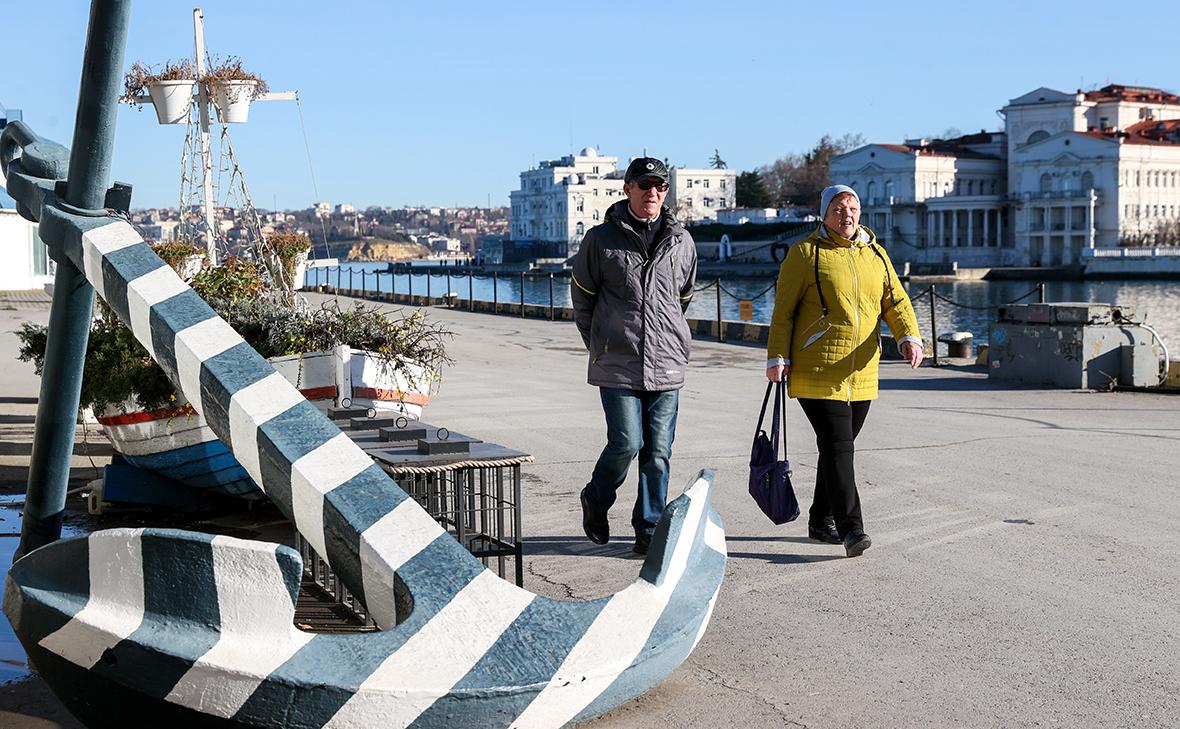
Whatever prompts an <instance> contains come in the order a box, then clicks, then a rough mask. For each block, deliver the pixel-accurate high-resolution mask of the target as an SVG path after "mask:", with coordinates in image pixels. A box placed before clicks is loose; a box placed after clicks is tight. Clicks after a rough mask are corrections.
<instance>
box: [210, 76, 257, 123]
mask: <svg viewBox="0 0 1180 729" xmlns="http://www.w3.org/2000/svg"><path fill="white" fill-rule="evenodd" d="M255 83H256V82H255V81H214V82H212V83H211V84H209V86H210V88H211V90H212V92H213V105H214V106H215V107H217V118H218V119H219V120H220V121H221V123H222V124H245V123H246V120H247V119H248V118H249V116H250V102H251V101H253V100H254V85H255Z"/></svg>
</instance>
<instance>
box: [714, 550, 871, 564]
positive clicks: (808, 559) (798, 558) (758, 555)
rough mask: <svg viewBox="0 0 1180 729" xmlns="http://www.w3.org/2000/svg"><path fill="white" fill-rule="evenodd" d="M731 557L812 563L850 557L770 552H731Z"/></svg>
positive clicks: (774, 561)
mask: <svg viewBox="0 0 1180 729" xmlns="http://www.w3.org/2000/svg"><path fill="white" fill-rule="evenodd" d="M729 558H730V559H760V560H763V561H765V562H766V563H767V564H810V563H812V562H829V561H831V560H833V559H848V558H847V557H845V556H844V555H843V554H771V553H768V552H730V553H729Z"/></svg>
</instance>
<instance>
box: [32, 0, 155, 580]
mask: <svg viewBox="0 0 1180 729" xmlns="http://www.w3.org/2000/svg"><path fill="white" fill-rule="evenodd" d="M130 16H131V0H94V2H93V3H92V4H91V7H90V27H89V30H88V31H87V37H86V52H85V55H84V57H83V61H82V83H81V87H80V89H79V95H78V113H77V116H76V118H75V122H74V143H73V146H72V147H71V150H72V151H71V155H70V166H69V181H68V182H67V183H66V195H65V200H66V202H67V203H68V204H70V205H72V206H74V207H75V208H80V209H83V210H93V209H101V208H102V207H103V201H104V198H105V196H106V189H107V184H108V182H109V179H110V172H111V158H112V153H113V151H114V144H115V113H116V110H117V100H118V98H119V83H120V69H121V68H122V66H123V49H124V46H125V45H126V37H127V26H128V22H129V20H130ZM48 242H50V244H51V245H52V244H53V243H54V241H48ZM58 244H59V246H60V242H58ZM55 260H56V261H57V273H56V274H55V276H54V289H53V308H52V310H51V312H50V316H49V338H48V341H47V342H46V350H45V367H44V370H43V371H42V376H41V395H40V399H39V401H38V406H37V429H36V433H35V435H34V438H33V454H32V459H31V462H30V466H29V483H28V490H27V494H26V500H25V515H24V521H23V523H22V525H21V542H20V547H19V548H18V550H17V552H16V555H15V557H16V558H17V559H19V558H20V557H21V556H23V555H24V554H26V553H28V552H30V551H32V550H33V549H36V548H37V547H40V546H42V545H44V544H48V543H49V542H52V541H55V540H56V539H58V538H59V537H60V536H61V521H62V514H63V513H64V511H65V502H66V490H67V489H68V485H69V479H70V462H71V460H72V458H73V448H74V433H75V430H76V428H77V414H78V400H79V398H80V396H81V387H82V369H83V366H84V364H85V361H86V344H87V341H88V339H89V337H90V317H91V310H92V307H93V304H94V288H93V287H92V286H91V285H90V284H89V283H88V282H87V281H86V277H85V276H84V275H83V274H82V272H81V271H79V270H78V267H77V266H75V265H74V263H72V262H71V261H70V260H69V259H68V258H67V257H66V256H64V255H60V254H59V255H57V256H55Z"/></svg>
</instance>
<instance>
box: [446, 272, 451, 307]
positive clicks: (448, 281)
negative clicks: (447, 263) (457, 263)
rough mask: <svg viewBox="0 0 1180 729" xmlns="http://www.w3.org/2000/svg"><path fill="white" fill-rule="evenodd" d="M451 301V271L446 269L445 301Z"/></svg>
mask: <svg viewBox="0 0 1180 729" xmlns="http://www.w3.org/2000/svg"><path fill="white" fill-rule="evenodd" d="M450 300H451V269H449V268H448V269H447V301H450Z"/></svg>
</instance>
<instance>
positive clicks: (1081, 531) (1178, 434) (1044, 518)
mask: <svg viewBox="0 0 1180 729" xmlns="http://www.w3.org/2000/svg"><path fill="white" fill-rule="evenodd" d="M431 314H432V316H434V317H435V318H437V319H439V320H442V321H445V322H447V323H448V325H449V326H451V327H452V328H453V329H454V330H455V331H456V332H458V333H459V334H460V335H459V336H458V337H457V338H456V339H455V341H454V343H453V344H452V345H451V352H452V354H453V355H454V357H455V359H456V360H457V363H456V365H455V366H454V367H452V368H450V369H449V370H448V372H447V373H446V376H445V378H444V381H443V384H442V389H441V392H440V394H439V396H438V398H437V399H436V400H435V401H434V402H432V403H431V405H430V406H429V408H428V419H429V420H430V421H431V422H437V423H444V424H447V425H452V424H453V425H454V427H455V428H457V429H458V430H460V431H462V432H466V433H474V434H478V435H479V436H481V437H483V438H485V439H488V440H492V441H496V442H499V443H503V444H505V445H509V446H511V447H513V448H519V449H521V450H525V451H528V452H530V453H533V454H535V455H536V457H537V462H536V463H534V464H531V465H529V466H527V467H526V468H525V473H526V481H525V485H526V493H525V512H524V529H525V532H524V533H525V535H526V537H527V543H526V554H527V570H526V573H527V575H528V581H527V583H526V584H527V586H528V587H529V588H530V589H532V590H534V591H536V592H538V593H542V594H546V595H550V596H555V597H576V598H589V597H596V596H600V595H604V594H608V593H611V592H614V591H615V590H618V589H621V588H622V587H624V586H625V585H627V584H628V583H630V581H631V580H633V579H634V577H635V575H636V573H637V571H638V568H639V562H638V559H637V558H634V557H632V556H631V555H630V552H629V549H630V539H629V534H628V532H629V531H630V530H629V516H630V504H631V498H632V496H631V494H633V491H632V490H631V489H632V488H633V487H631V486H630V485H628V487H625V488H626V489H627V492H626V494H625V495H621V497H620V501H619V503H618V504H617V505H616V507H615V509H614V511H613V512H612V526H613V527H614V531H615V533H617V534H621V536H622V539H621V540H620V541H619V542H618V543H611V544H608V545H606V546H603V547H599V546H595V545H593V544H591V543H589V542H588V541H587V540H586V539H585V538H584V536H583V535H582V533H581V525H580V511H579V508H578V503H577V498H576V495H577V491H578V489H579V488H580V487H581V486H582V484H583V483H585V481H586V480H587V479H588V477H589V473H590V470H591V468H592V467H593V463H594V460H595V459H596V457H597V455H598V451H599V449H600V448H601V445H602V443H603V442H604V441H605V426H604V424H603V421H602V415H601V410H600V406H599V403H598V397H597V391H596V390H595V389H594V388H592V387H590V386H588V385H586V384H585V370H586V355H585V352H584V351H583V349H582V347H581V341H580V339H579V338H578V336H577V333H576V331H575V330H574V327H573V325H572V324H569V323H549V322H540V321H532V320H522V319H513V318H509V317H495V316H489V315H482V314H468V313H465V312H462V311H447V310H441V309H436V310H432V312H431ZM764 362H765V354H764V351H763V350H761V349H759V348H754V347H744V346H739V345H731V344H717V343H715V342H705V341H698V342H696V343H695V345H694V352H693V358H692V363H691V366H690V371H689V373H688V385H687V386H686V387H685V389H684V391H683V395H682V401H681V410H680V418H679V423H678V431H677V439H676V447H675V449H674V455H673V477H672V483H673V488H672V490H673V492H674V493H679V491H680V490H682V489H683V487H684V485H685V484H686V483H687V482H688V481H689V479H690V478H691V477H692V475H693V474H694V473H695V472H696V471H697V469H700V468H712V469H714V470H715V471H716V473H717V478H716V484H717V489H716V491H715V495H716V496H715V498H716V500H717V504H718V509H719V511H720V513H721V515H722V516H723V518H724V519H725V524H726V532H727V537H728V546H729V550H730V561H729V567H728V571H727V576H726V582H725V583H724V585H723V587H722V593H721V596H720V598H719V600H718V603H717V607H716V611H715V612H714V616H713V620H712V624H711V625H710V628H709V630H708V632H707V633H706V634H705V636H704V638H703V640H702V641H701V643H700V645H699V646H698V647H697V649H696V651H695V652H694V653H693V655H692V656H691V657H690V659H689V660H688V661H687V662H686V663H685V664H684V666H683V667H682V668H681V669H680V670H679V671H678V672H677V673H676V674H674V675H673V677H672V678H671V679H669V680H668V681H666V682H665V683H664V684H663V685H662V686H660V687H659V688H657V689H656V690H654V691H652V692H649V693H648V694H647V695H646V696H644V697H642V698H640V699H638V700H636V701H634V702H632V703H631V704H629V705H627V706H625V707H623V708H621V709H619V710H616V711H615V712H613V713H611V714H610V715H607V716H605V717H602V718H601V719H599V720H597V721H595V722H593V723H591V724H590V725H588V726H593V727H604V728H605V727H612V728H615V727H618V728H630V727H635V728H636V729H640V728H642V729H650V727H653V726H655V727H659V726H664V727H728V726H808V727H1022V726H1030V727H1031V726H1057V725H1060V726H1071V727H1112V726H1138V727H1175V726H1180V671H1178V670H1177V668H1176V664H1175V655H1176V651H1177V649H1180V641H1178V640H1177V638H1178V633H1180V629H1178V628H1177V626H1180V603H1178V601H1177V598H1178V597H1180V570H1177V569H1176V566H1175V564H1174V558H1173V556H1172V555H1173V552H1172V549H1171V547H1172V546H1173V543H1174V539H1175V532H1176V522H1177V517H1180V505H1178V504H1180V501H1178V500H1177V498H1176V497H1177V495H1180V487H1178V485H1177V484H1178V481H1180V448H1177V445H1178V441H1180V411H1178V406H1180V399H1178V398H1177V397H1175V396H1170V395H1152V394H1140V393H1095V392H1071V391H1046V390H1034V389H1012V388H1007V387H997V386H996V384H995V383H992V382H989V381H988V380H987V377H986V374H984V373H983V372H982V370H976V369H975V368H958V369H934V368H927V367H924V368H921V369H919V370H917V371H913V370H910V369H909V368H908V367H907V366H905V365H903V364H900V363H895V364H894V363H891V364H885V365H883V366H882V393H881V394H882V397H881V399H880V400H878V401H877V402H876V403H874V405H873V409H872V410H871V411H870V414H869V418H868V421H867V424H866V426H865V429H864V431H863V432H862V434H861V436H860V438H859V439H858V451H859V453H858V455H857V472H858V481H859V484H860V489H861V498H862V501H863V504H864V513H865V522H866V528H867V530H868V532H869V533H870V534H871V535H872V536H873V540H874V546H873V547H872V548H871V549H870V550H869V551H868V552H867V553H866V554H865V556H863V557H861V558H858V559H847V558H845V557H844V556H843V548H842V547H834V546H829V545H824V544H819V543H815V542H811V541H810V540H808V539H807V538H806V525H805V523H804V521H803V520H800V521H798V522H795V523H792V524H788V525H786V526H783V527H775V526H773V525H772V524H771V523H770V522H769V521H768V520H766V519H765V517H763V516H762V514H761V513H760V512H759V511H758V510H757V507H756V506H755V505H754V503H753V500H752V499H751V498H750V497H749V495H748V494H747V493H746V490H745V486H746V474H747V470H748V461H749V447H750V440H751V438H752V436H753V428H754V419H755V418H756V417H757V411H758V406H759V405H760V403H761V397H762V394H763V391H764V388H765V378H764V376H763V375H762V371H761V370H762V366H763V364H764ZM788 430H789V434H790V439H789V451H788V452H789V454H790V458H791V461H792V463H793V465H794V469H795V477H794V482H795V484H796V491H797V493H798V494H799V496H800V501H801V502H802V504H803V508H804V510H806V508H807V506H808V505H809V503H810V499H811V491H812V489H813V486H814V478H815V459H816V451H815V444H814V440H813V435H812V434H811V431H810V428H809V426H808V425H807V422H806V420H805V418H804V417H803V415H802V412H801V411H800V410H799V409H798V406H797V405H796V404H794V403H791V405H790V411H789V426H788ZM633 482H634V478H632V479H631V480H630V481H629V484H630V483H633Z"/></svg>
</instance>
